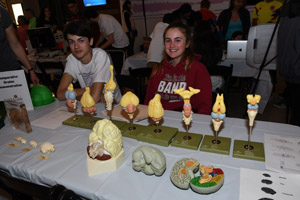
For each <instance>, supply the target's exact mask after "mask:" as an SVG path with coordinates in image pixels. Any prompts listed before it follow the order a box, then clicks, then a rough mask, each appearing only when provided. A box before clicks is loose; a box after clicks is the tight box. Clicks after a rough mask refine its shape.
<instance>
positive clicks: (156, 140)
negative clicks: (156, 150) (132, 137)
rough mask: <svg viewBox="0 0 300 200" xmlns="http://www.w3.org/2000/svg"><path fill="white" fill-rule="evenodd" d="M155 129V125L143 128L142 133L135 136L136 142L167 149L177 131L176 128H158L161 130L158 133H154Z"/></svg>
mask: <svg viewBox="0 0 300 200" xmlns="http://www.w3.org/2000/svg"><path fill="white" fill-rule="evenodd" d="M156 129H157V127H156V126H155V125H150V126H147V127H145V128H144V130H143V132H140V133H139V134H138V135H137V140H139V141H143V142H148V143H151V144H157V145H160V146H165V147H167V146H169V144H170V143H171V140H172V138H173V137H174V136H175V135H176V133H177V131H178V129H177V128H171V127H167V126H158V129H159V130H161V132H159V133H156V132H155V130H156Z"/></svg>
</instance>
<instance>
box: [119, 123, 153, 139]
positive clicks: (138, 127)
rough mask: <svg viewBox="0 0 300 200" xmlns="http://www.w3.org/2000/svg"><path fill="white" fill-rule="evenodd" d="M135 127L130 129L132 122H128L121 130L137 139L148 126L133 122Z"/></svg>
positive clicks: (125, 135) (129, 136) (123, 133)
mask: <svg viewBox="0 0 300 200" xmlns="http://www.w3.org/2000/svg"><path fill="white" fill-rule="evenodd" d="M132 126H133V127H135V129H134V130H130V128H131V124H130V123H126V124H125V125H124V126H123V127H122V128H121V129H120V130H121V133H122V135H123V136H124V137H128V138H133V139H137V136H138V134H140V133H143V132H144V131H145V129H146V127H147V126H142V125H138V124H132Z"/></svg>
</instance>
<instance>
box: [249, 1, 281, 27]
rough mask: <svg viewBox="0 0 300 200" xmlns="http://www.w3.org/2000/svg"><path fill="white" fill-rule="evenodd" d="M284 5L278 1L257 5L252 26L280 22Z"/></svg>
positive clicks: (262, 2) (263, 2)
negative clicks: (279, 18)
mask: <svg viewBox="0 0 300 200" xmlns="http://www.w3.org/2000/svg"><path fill="white" fill-rule="evenodd" d="M281 8H282V3H281V2H279V1H276V0H263V1H261V2H259V3H257V4H256V5H255V8H254V11H253V15H252V26H256V25H258V24H266V23H275V22H277V20H278V17H279V14H280V10H281Z"/></svg>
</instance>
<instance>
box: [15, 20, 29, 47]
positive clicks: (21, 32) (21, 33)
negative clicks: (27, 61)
mask: <svg viewBox="0 0 300 200" xmlns="http://www.w3.org/2000/svg"><path fill="white" fill-rule="evenodd" d="M18 24H19V26H18V29H17V35H18V39H19V41H20V44H21V45H22V47H23V49H24V50H26V40H28V35H27V30H28V24H27V22H26V18H25V17H24V16H23V15H19V16H18Z"/></svg>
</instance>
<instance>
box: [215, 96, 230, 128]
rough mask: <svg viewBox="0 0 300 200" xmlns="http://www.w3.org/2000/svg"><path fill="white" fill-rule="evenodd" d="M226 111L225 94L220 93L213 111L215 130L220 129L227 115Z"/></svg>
mask: <svg viewBox="0 0 300 200" xmlns="http://www.w3.org/2000/svg"><path fill="white" fill-rule="evenodd" d="M225 112H226V107H225V104H224V97H223V94H221V95H219V94H218V95H217V97H216V101H215V103H214V105H213V108H212V112H211V117H212V123H213V127H214V130H215V131H219V129H220V127H221V125H222V123H223V120H224V119H225V117H226V114H225Z"/></svg>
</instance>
